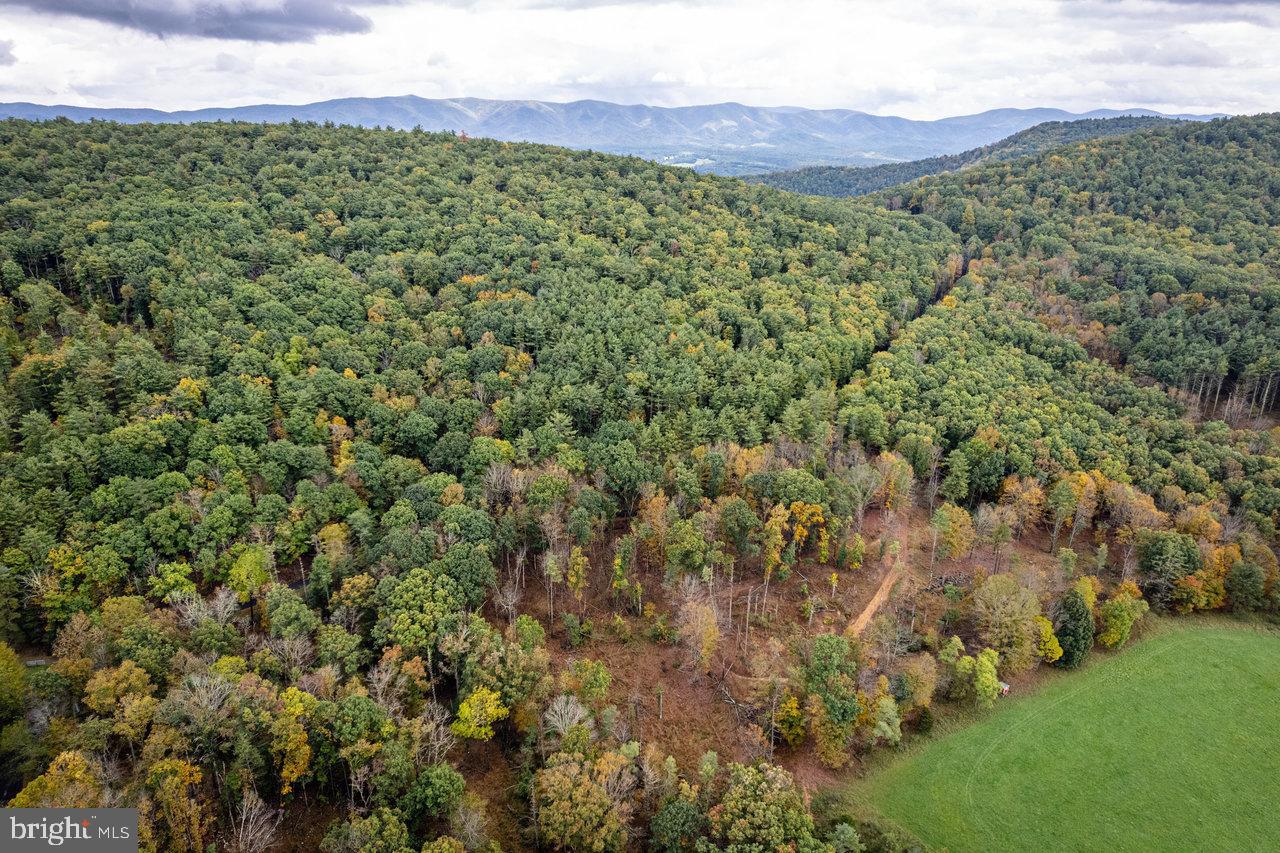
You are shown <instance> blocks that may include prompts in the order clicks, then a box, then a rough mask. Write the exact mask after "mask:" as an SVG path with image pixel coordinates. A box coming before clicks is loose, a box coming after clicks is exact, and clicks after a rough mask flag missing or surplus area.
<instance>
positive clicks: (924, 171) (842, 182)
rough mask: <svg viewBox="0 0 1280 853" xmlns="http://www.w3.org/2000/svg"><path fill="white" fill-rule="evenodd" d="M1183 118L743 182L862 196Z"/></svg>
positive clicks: (1046, 131) (1087, 127)
mask: <svg viewBox="0 0 1280 853" xmlns="http://www.w3.org/2000/svg"><path fill="white" fill-rule="evenodd" d="M1179 121H1184V119H1175V118H1165V117H1160V116H1117V117H1115V118H1086V119H1077V120H1076V121H1069V122H1062V121H1047V122H1042V123H1041V124H1037V125H1032V126H1031V127H1029V128H1027V129H1026V130H1020V131H1018V132H1017V133H1015V134H1013V135H1012V136H1007V137H1005V138H1004V139H1001V140H999V141H997V142H993V143H991V144H990V145H983V146H980V147H978V148H971V149H969V150H968V151H962V152H960V153H959V154H943V155H939V156H937V157H926V158H923V159H920V160H908V161H905V162H895V163H884V164H881V165H879V166H804V167H801V168H799V169H788V170H785V171H781V172H767V173H765V174H762V175H746V176H744V179H745V180H746V181H747V182H748V183H755V184H766V185H768V186H771V187H774V188H776V189H781V190H787V191H789V192H798V193H804V194H806V195H825V196H833V197H849V196H860V195H867V194H870V193H874V192H878V191H880V190H884V189H888V188H890V187H894V186H899V185H902V184H908V183H911V182H913V181H916V180H918V179H920V178H924V177H928V176H930V175H939V174H943V173H946V172H954V171H959V170H961V169H967V168H970V167H972V166H976V165H979V164H981V163H987V162H995V161H1005V160H1013V159H1017V158H1018V157H1025V156H1032V155H1035V154H1040V153H1044V152H1045V151H1048V150H1050V149H1053V148H1058V147H1061V146H1064V145H1070V144H1072V143H1075V142H1083V141H1085V140H1090V139H1100V138H1106V137H1110V136H1123V135H1125V134H1129V133H1137V132H1139V131H1142V130H1149V129H1152V128H1156V127H1165V126H1168V125H1170V124H1176V123H1177V122H1179Z"/></svg>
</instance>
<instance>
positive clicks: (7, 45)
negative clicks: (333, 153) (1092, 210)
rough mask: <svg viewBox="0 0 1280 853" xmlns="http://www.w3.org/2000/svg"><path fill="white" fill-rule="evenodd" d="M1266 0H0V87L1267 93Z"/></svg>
mask: <svg viewBox="0 0 1280 853" xmlns="http://www.w3.org/2000/svg"><path fill="white" fill-rule="evenodd" d="M1278 44H1280V2H1223V1H1222V0H1217V1H1216V2H1215V0H969V2H958V0H957V1H953V0H932V2H930V0H884V2H872V0H783V2H779V0H772V2H765V0H670V2H659V3H654V2H642V1H641V0H506V1H505V2H499V0H426V1H425V2H422V1H421V0H0V101H35V102H39V103H69V104H79V105H86V106H151V107H159V108H161V109H181V108H190V107H201V106H232V105H236V104H245V103H257V102H276V103H304V102H308V101H316V100H323V99H327V98H335V97H346V96H358V95H402V94H416V95H422V96H424V97H455V96H461V95H471V96H477V97H489V98H539V99H545V100H574V99H578V98H600V99H604V100H611V101H622V102H628V103H636V102H643V103H651V104H658V105H664V106H677V105H687V104H702V103H712V102H718V101H740V102H743V103H748V104H755V105H781V104H791V105H799V106H808V107H848V108H853V109H861V110H866V111H868V112H875V113H894V114H898V115H905V116H909V117H912V118H936V117H940V116H944V115H957V114H962V113H969V112H976V111H980V110H983V109H988V108H992V107H1001V106H1017V107H1030V106H1055V107H1064V108H1068V109H1074V110H1085V109H1090V108H1094V107H1130V106H1145V107H1152V108H1155V109H1161V110H1165V111H1170V112H1228V113H1247V112H1259V111H1263V110H1277V109H1280V50H1278V49H1277V45H1278Z"/></svg>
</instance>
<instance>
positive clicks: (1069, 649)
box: [1056, 589, 1094, 669]
mask: <svg viewBox="0 0 1280 853" xmlns="http://www.w3.org/2000/svg"><path fill="white" fill-rule="evenodd" d="M1056 621H1057V625H1056V633H1057V637H1058V643H1059V644H1060V645H1061V646H1062V657H1060V658H1058V661H1057V663H1058V666H1062V667H1067V668H1068V669H1072V668H1074V667H1077V666H1079V665H1080V664H1081V663H1083V662H1084V659H1085V656H1086V655H1087V654H1089V650H1090V649H1092V648H1093V630H1094V623H1093V611H1091V610H1090V609H1089V604H1088V602H1086V601H1085V600H1084V596H1083V595H1081V594H1080V591H1079V590H1077V589H1072V590H1070V591H1068V592H1067V594H1066V595H1064V596H1063V597H1062V601H1060V602H1059V603H1058V618H1057V620H1056Z"/></svg>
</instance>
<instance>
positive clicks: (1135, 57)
mask: <svg viewBox="0 0 1280 853" xmlns="http://www.w3.org/2000/svg"><path fill="white" fill-rule="evenodd" d="M1088 58H1089V59H1091V60H1093V61H1095V62H1105V63H1108V64H1113V65H1150V66H1154V67H1158V68H1178V67H1185V68H1223V67H1225V66H1228V65H1231V64H1232V60H1231V57H1229V56H1227V55H1226V54H1225V53H1223V52H1222V51H1220V50H1218V49H1216V48H1213V47H1211V46H1209V45H1207V44H1205V43H1204V42H1202V41H1198V40H1196V39H1193V38H1185V37H1174V38H1170V39H1165V40H1160V41H1146V40H1143V41H1133V42H1128V43H1126V44H1123V45H1121V46H1119V47H1115V48H1111V49H1107V50H1097V51H1094V52H1093V53H1090V54H1088Z"/></svg>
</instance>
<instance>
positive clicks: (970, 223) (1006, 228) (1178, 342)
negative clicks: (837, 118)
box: [884, 115, 1280, 416]
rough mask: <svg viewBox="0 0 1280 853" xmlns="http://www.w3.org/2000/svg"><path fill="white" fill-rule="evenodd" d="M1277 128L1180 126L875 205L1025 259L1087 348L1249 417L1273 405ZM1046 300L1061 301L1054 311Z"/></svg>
mask: <svg viewBox="0 0 1280 853" xmlns="http://www.w3.org/2000/svg"><path fill="white" fill-rule="evenodd" d="M1277 131H1280V118H1277V117H1276V116H1274V115H1267V116H1257V117H1250V118H1241V119H1232V120H1220V121H1214V122H1210V123H1207V124H1180V125H1175V126H1173V127H1169V128H1164V129H1160V130H1156V131H1152V132H1147V133H1141V134H1136V135H1133V136H1130V137H1126V138H1123V139H1107V140H1098V141H1096V142H1091V143H1085V144H1080V145H1074V146H1071V147H1068V148H1065V149H1061V150H1059V151H1055V152H1052V153H1050V154H1049V155H1047V156H1045V157H1044V158H1042V159H1041V160H1039V161H1031V162H1028V163H1023V164H1020V165H1018V164H995V165H989V166H983V167H980V168H977V169H973V170H970V171H965V172H961V173H959V174H955V175H948V176H943V177H939V178H936V179H928V180H925V181H923V182H922V183H921V184H920V185H919V186H918V187H914V188H912V189H911V190H909V191H902V190H893V191H889V192H887V193H886V194H885V196H884V198H885V199H886V200H887V203H888V204H889V205H890V206H892V207H898V206H900V205H905V206H907V207H909V208H910V209H911V210H913V211H915V212H918V213H924V214H928V215H929V216H936V217H937V218H940V219H942V220H943V221H944V222H946V223H947V225H948V226H950V227H951V228H952V229H953V230H954V231H955V232H956V233H957V234H958V235H959V236H960V238H961V239H962V240H965V241H966V243H967V245H968V248H969V249H970V254H972V253H973V252H974V251H976V250H977V247H983V250H985V251H987V252H989V253H990V254H991V255H993V256H994V257H995V258H996V259H998V260H1000V261H1002V262H1005V261H1006V260H1008V259H1010V258H1015V257H1016V258H1024V259H1026V260H1027V262H1028V264H1027V269H1026V271H1025V272H1024V273H1023V274H1022V276H1023V278H1024V279H1028V278H1029V279H1034V280H1035V281H1036V282H1038V283H1039V287H1040V289H1042V290H1047V291H1050V292H1051V293H1052V297H1047V298H1045V299H1043V300H1042V301H1043V302H1044V303H1045V304H1046V306H1047V311H1049V312H1052V313H1059V314H1061V317H1060V321H1061V322H1062V323H1063V324H1065V325H1067V326H1069V327H1071V328H1074V329H1076V330H1078V331H1080V332H1081V337H1082V339H1083V340H1084V341H1085V342H1086V343H1087V345H1089V347H1090V349H1091V351H1093V352H1095V353H1096V354H1099V355H1102V356H1104V357H1107V358H1110V359H1112V360H1120V361H1122V362H1123V363H1126V364H1128V365H1130V366H1132V368H1133V369H1134V370H1135V371H1136V372H1137V373H1139V374H1142V375H1146V376H1149V377H1152V378H1154V379H1157V380H1159V381H1160V382H1163V383H1165V384H1166V385H1170V386H1175V387H1179V388H1181V389H1182V390H1183V391H1185V392H1187V394H1188V395H1189V397H1190V398H1192V400H1193V402H1194V404H1196V405H1197V406H1202V407H1203V406H1208V407H1215V406H1219V405H1221V404H1222V403H1224V402H1226V403H1227V404H1228V410H1227V412H1226V414H1229V415H1232V414H1239V412H1238V411H1236V410H1237V409H1241V408H1243V410H1244V412H1245V413H1246V414H1247V415H1249V416H1253V415H1255V414H1258V413H1259V412H1266V411H1269V410H1271V409H1272V408H1274V407H1275V404H1276V397H1277V396H1280V394H1278V392H1280V382H1277V381H1276V380H1277V376H1280V280H1278V274H1280V243H1278V242H1277V240H1276V227H1277V226H1278V225H1280V137H1277ZM1053 297H1060V298H1061V301H1060V302H1057V301H1056V299H1055V298H1053Z"/></svg>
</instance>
